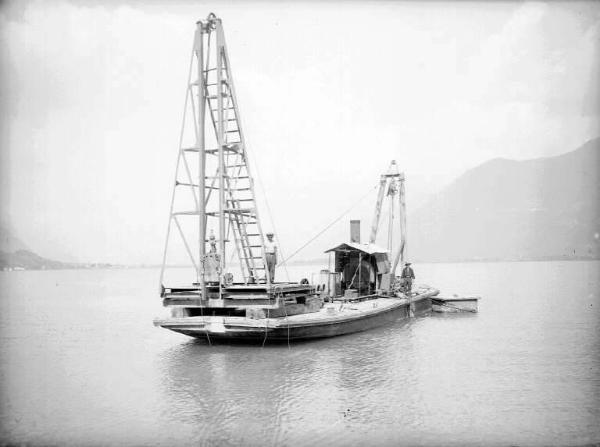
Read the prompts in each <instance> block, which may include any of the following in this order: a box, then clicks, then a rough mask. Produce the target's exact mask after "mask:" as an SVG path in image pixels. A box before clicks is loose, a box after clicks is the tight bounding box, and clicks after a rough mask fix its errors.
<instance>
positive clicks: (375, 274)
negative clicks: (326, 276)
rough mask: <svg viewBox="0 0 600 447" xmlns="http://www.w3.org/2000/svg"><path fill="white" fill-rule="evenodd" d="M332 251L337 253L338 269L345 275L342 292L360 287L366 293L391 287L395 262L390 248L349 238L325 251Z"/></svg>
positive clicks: (356, 289)
mask: <svg viewBox="0 0 600 447" xmlns="http://www.w3.org/2000/svg"><path fill="white" fill-rule="evenodd" d="M331 252H333V253H334V254H335V264H334V265H335V272H336V273H339V274H340V276H341V292H342V295H345V296H347V295H349V294H350V293H351V292H352V291H356V292H357V293H358V296H364V295H370V294H374V293H376V291H378V290H387V289H389V285H390V277H391V274H390V272H391V264H390V260H389V252H388V251H387V250H386V249H384V248H381V247H378V246H377V245H375V244H360V243H357V242H348V243H343V244H340V245H338V246H337V247H334V248H330V249H329V250H327V251H326V252H325V253H331ZM347 291H348V292H347Z"/></svg>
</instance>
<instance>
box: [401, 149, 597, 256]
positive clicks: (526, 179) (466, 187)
mask: <svg viewBox="0 0 600 447" xmlns="http://www.w3.org/2000/svg"><path fill="white" fill-rule="evenodd" d="M598 166H600V138H595V139H592V140H589V141H588V142H586V143H585V144H583V145H582V146H580V147H579V148H577V149H575V150H573V151H570V152H567V153H564V154H560V155H557V156H552V157H543V158H535V159H529V160H522V161H520V160H510V159H505V158H496V159H493V160H489V161H487V162H485V163H482V164H481V165H479V166H477V167H475V168H472V169H470V170H468V171H466V172H465V173H464V174H462V175H461V176H460V177H458V178H457V179H456V180H455V181H453V182H452V183H451V184H450V185H448V186H447V187H446V188H444V189H443V190H442V191H441V192H439V193H438V194H436V195H434V196H433V197H432V198H431V199H430V201H429V202H428V203H427V204H426V205H424V206H423V207H421V208H420V209H418V210H417V211H416V212H415V213H414V214H413V215H410V216H409V222H408V224H409V235H410V239H409V245H410V247H411V256H413V257H414V258H415V259H418V260H423V261H458V260H460V261H464V260H474V261H475V260H499V259H502V260H523V259H531V260H535V259H600V242H599V240H598V233H599V232H600V209H599V205H598V204H599V203H600V177H599V173H598Z"/></svg>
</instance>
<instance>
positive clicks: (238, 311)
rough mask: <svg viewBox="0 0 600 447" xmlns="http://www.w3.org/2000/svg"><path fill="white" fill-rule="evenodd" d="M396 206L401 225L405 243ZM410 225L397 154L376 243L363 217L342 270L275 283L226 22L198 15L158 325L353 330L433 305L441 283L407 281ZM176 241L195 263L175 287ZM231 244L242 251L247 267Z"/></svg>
mask: <svg viewBox="0 0 600 447" xmlns="http://www.w3.org/2000/svg"><path fill="white" fill-rule="evenodd" d="M384 196H385V197H387V198H388V200H389V207H390V215H389V218H390V221H389V226H388V241H387V248H385V249H384V248H381V247H378V246H377V245H375V240H376V236H377V231H378V227H379V220H380V215H381V209H382V204H383V202H384ZM396 202H397V203H396ZM395 206H397V207H398V212H396V213H395V212H394V207H395ZM394 214H397V215H398V219H397V220H398V221H399V232H400V243H399V244H398V247H397V248H396V249H395V250H394V249H393V248H394V246H393V243H392V242H393V241H392V234H393V231H392V230H393V224H394V219H393V215H394ZM208 228H210V230H211V231H210V235H209V236H208V237H207V234H208V233H209V232H208V231H207V229H208ZM405 228H406V214H405V200H404V175H403V174H401V173H399V172H398V170H397V167H396V164H395V162H392V165H391V166H390V169H389V170H388V171H387V172H386V173H385V174H383V175H382V176H381V180H380V184H379V194H378V198H377V202H376V206H375V217H374V219H373V224H372V226H371V232H370V237H369V243H367V244H361V243H360V222H358V221H352V222H351V241H350V242H349V243H344V244H340V245H338V246H336V247H334V248H332V249H330V250H328V251H327V252H330V253H333V255H334V256H335V266H334V268H333V271H330V270H322V271H321V274H320V275H319V281H318V282H317V283H316V284H310V283H309V282H308V281H307V280H303V281H301V282H300V283H291V282H274V281H273V278H271V273H270V272H269V269H268V268H267V257H266V255H265V240H264V237H263V231H262V227H261V221H260V218H259V213H258V208H257V206H256V199H255V194H254V184H253V177H252V175H251V172H250V166H249V165H248V156H247V152H246V144H245V140H244V134H243V131H242V126H241V122H240V114H239V109H238V104H237V100H236V96H235V89H234V83H233V78H232V75H231V65H230V61H229V56H228V54H227V47H226V44H225V37H224V33H223V27H222V23H221V20H220V19H218V18H216V17H215V16H214V15H213V14H211V15H210V16H209V17H208V18H207V20H205V21H199V22H198V23H197V29H196V34H195V38H194V48H193V51H192V62H191V67H190V75H189V80H188V89H187V95H186V106H185V112H184V118H183V125H182V132H181V140H180V149H179V155H178V163H177V170H176V178H175V186H174V190H173V198H172V202H171V212H170V220H169V231H168V233H167V241H166V245H165V255H164V259H163V268H162V271H161V296H162V298H163V304H164V305H165V306H166V307H169V308H170V309H171V316H170V317H169V318H165V319H157V320H155V324H156V325H157V326H161V327H164V328H166V329H171V330H173V331H176V332H180V333H183V334H186V335H190V336H193V337H207V336H208V337H210V338H223V339H258V340H265V339H269V340H280V339H288V340H289V339H307V338H318V337H330V336H335V335H342V334H348V333H352V332H357V331H363V330H366V329H370V328H373V327H376V326H380V325H382V324H385V323H388V322H391V321H395V320H397V319H399V318H406V317H408V316H411V315H419V314H423V313H427V312H429V311H430V310H431V297H432V296H434V295H436V294H437V290H435V289H433V288H416V290H415V291H413V292H410V291H409V292H406V291H404V290H401V286H402V284H401V283H400V281H399V279H398V278H397V277H396V276H395V271H396V268H397V266H398V264H402V262H403V260H404V259H403V258H404V256H405V241H406V231H405ZM213 229H214V233H213ZM171 230H172V231H171ZM172 233H174V234H175V235H177V234H178V236H179V237H178V238H177V239H175V240H174V237H173V236H174V235H173V234H172ZM177 244H178V245H177ZM207 245H208V247H207ZM207 248H208V250H207ZM174 249H175V250H177V251H178V252H181V253H184V254H187V256H188V258H189V260H190V263H191V264H192V265H193V267H194V272H195V273H194V277H193V278H191V280H190V279H188V281H187V283H184V284H180V285H174V284H170V285H168V286H166V285H165V284H167V283H168V282H169V281H171V280H170V279H169V278H167V276H168V272H167V270H169V269H166V265H167V256H168V254H170V253H171V252H172V251H173V250H174ZM394 252H395V253H394ZM227 254H232V255H233V256H237V258H238V260H239V264H240V268H241V275H240V277H238V278H235V277H234V275H233V273H232V270H231V264H232V263H231V262H227V256H226V255H227ZM392 255H393V258H392ZM233 256H231V257H232V258H233ZM171 270H172V269H171Z"/></svg>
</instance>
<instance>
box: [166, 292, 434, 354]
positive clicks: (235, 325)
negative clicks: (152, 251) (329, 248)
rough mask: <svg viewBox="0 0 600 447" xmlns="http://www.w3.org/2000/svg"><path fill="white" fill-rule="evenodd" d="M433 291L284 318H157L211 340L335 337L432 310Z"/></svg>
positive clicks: (182, 330)
mask: <svg viewBox="0 0 600 447" xmlns="http://www.w3.org/2000/svg"><path fill="white" fill-rule="evenodd" d="M436 293H437V290H433V289H432V290H429V291H427V292H425V293H422V294H421V295H418V296H416V297H413V298H412V299H411V301H410V302H409V301H408V300H406V299H404V298H387V297H380V298H376V299H372V300H368V301H364V302H359V303H345V304H342V303H334V304H332V305H327V306H325V307H324V308H323V309H321V310H320V311H319V312H315V313H310V314H302V315H294V316H290V317H287V318H286V317H283V318H262V319H251V318H244V317H211V316H204V317H184V318H168V319H164V320H155V322H154V324H155V325H156V326H160V327H163V328H165V329H170V330H172V331H175V332H179V333H181V334H185V335H189V336H191V337H197V338H210V339H211V340H232V341H243V340H247V341H260V342H262V341H265V340H266V341H287V340H306V339H313V338H325V337H335V336H338V335H344V334H351V333H354V332H361V331H366V330H369V329H373V328H376V327H379V326H382V325H385V324H389V323H392V322H395V321H398V320H401V319H405V318H408V317H409V316H413V315H414V316H419V315H424V314H427V313H429V312H430V311H431V297H432V296H434V295H435V294H436Z"/></svg>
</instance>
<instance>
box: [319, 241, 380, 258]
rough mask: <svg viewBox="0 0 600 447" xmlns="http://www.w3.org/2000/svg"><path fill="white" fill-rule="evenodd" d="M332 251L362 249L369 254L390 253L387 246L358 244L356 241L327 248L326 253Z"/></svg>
mask: <svg viewBox="0 0 600 447" xmlns="http://www.w3.org/2000/svg"><path fill="white" fill-rule="evenodd" d="M330 251H333V252H338V251H360V252H363V253H366V254H368V255H374V254H378V253H380V254H383V253H388V251H387V250H386V249H385V248H381V247H379V246H377V245H375V244H357V243H356V242H345V243H343V244H340V245H338V246H337V247H333V248H330V249H329V250H326V251H325V253H329V252H330Z"/></svg>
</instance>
